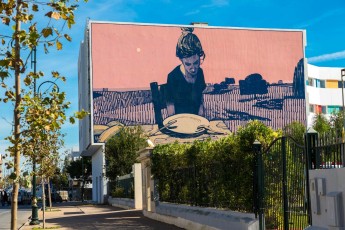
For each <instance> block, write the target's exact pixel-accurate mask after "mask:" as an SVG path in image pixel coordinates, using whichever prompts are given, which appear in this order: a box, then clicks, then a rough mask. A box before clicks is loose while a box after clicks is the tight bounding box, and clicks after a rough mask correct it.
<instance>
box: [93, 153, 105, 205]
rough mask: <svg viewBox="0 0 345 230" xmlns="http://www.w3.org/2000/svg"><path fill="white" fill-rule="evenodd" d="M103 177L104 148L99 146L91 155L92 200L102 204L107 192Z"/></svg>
mask: <svg viewBox="0 0 345 230" xmlns="http://www.w3.org/2000/svg"><path fill="white" fill-rule="evenodd" d="M106 186H107V184H106V179H105V157H104V148H100V149H99V150H98V151H97V152H95V153H94V154H93V155H92V200H93V201H95V202H97V203H99V204H102V203H104V196H105V195H106V194H107V189H106Z"/></svg>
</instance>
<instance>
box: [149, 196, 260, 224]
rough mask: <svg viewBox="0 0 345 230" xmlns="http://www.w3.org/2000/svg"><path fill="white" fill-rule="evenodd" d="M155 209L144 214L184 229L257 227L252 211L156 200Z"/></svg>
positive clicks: (257, 221) (256, 220)
mask: <svg viewBox="0 0 345 230" xmlns="http://www.w3.org/2000/svg"><path fill="white" fill-rule="evenodd" d="M155 211H156V212H155V213H152V212H146V211H144V215H146V216H147V217H150V218H153V219H156V220H158V221H162V222H166V223H169V224H174V225H176V226H178V227H181V228H185V229H193V230H198V229H200V230H201V229H202V230H204V229H236V230H256V229H259V220H258V219H255V216H254V214H252V213H240V212H234V211H222V210H217V209H213V208H201V207H192V206H187V205H177V204H170V203H163V202H157V204H156V210H155ZM230 226H231V228H230Z"/></svg>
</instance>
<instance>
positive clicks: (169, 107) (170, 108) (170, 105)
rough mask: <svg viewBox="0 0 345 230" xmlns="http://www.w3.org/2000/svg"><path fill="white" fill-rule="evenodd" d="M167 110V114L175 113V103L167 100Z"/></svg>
mask: <svg viewBox="0 0 345 230" xmlns="http://www.w3.org/2000/svg"><path fill="white" fill-rule="evenodd" d="M167 111H168V115H169V116H172V115H174V114H175V105H174V103H169V102H167Z"/></svg>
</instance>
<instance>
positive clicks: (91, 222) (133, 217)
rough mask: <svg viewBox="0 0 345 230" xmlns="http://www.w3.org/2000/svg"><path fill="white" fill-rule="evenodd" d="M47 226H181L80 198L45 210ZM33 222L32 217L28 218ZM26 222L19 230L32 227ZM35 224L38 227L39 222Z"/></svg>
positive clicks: (166, 229) (171, 229)
mask: <svg viewBox="0 0 345 230" xmlns="http://www.w3.org/2000/svg"><path fill="white" fill-rule="evenodd" d="M45 219H46V221H45V227H46V228H49V227H58V228H57V229H60V230H65V229H66V230H67V229H119V230H120V229H143V230H147V229H150V230H151V229H164V230H175V229H181V228H178V227H176V226H174V225H169V224H165V223H162V222H159V221H155V220H151V219H149V218H147V217H144V216H143V214H142V211H138V210H125V209H120V208H116V207H112V206H109V205H92V204H83V203H81V202H67V203H62V204H57V205H55V207H54V208H53V210H52V211H46V212H45ZM39 220H40V222H41V224H40V227H43V222H42V221H43V212H42V211H41V210H39ZM29 222H30V221H29ZM29 222H27V223H26V224H25V225H24V226H23V227H22V228H20V230H28V229H32V228H33V227H35V226H30V225H29ZM36 227H38V226H37V225H36Z"/></svg>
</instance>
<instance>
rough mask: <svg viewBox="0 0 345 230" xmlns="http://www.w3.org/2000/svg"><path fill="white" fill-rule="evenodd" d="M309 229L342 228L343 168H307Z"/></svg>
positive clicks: (343, 217)
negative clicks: (310, 217)
mask: <svg viewBox="0 0 345 230" xmlns="http://www.w3.org/2000/svg"><path fill="white" fill-rule="evenodd" d="M309 186H310V203H311V212H312V227H313V228H311V229H316V228H318V229H338V230H340V229H344V225H345V223H344V220H345V212H344V210H345V204H344V194H345V168H335V169H321V170H309Z"/></svg>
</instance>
